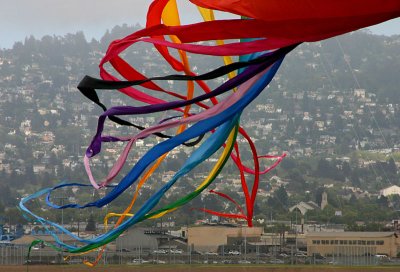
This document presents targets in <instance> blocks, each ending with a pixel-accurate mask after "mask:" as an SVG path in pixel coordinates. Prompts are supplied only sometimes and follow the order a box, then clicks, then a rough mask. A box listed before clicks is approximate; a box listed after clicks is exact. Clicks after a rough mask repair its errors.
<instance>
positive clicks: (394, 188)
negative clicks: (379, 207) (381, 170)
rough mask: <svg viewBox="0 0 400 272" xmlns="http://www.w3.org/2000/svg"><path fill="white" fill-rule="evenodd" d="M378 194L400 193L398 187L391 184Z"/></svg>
mask: <svg viewBox="0 0 400 272" xmlns="http://www.w3.org/2000/svg"><path fill="white" fill-rule="evenodd" d="M379 193H380V195H381V196H382V195H383V196H385V197H386V196H389V195H400V187H399V186H397V185H393V186H390V187H387V188H384V189H382V190H380V192H379Z"/></svg>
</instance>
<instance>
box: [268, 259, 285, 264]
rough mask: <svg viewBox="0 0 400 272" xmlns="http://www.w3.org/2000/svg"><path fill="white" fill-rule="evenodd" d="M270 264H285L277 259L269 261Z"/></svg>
mask: <svg viewBox="0 0 400 272" xmlns="http://www.w3.org/2000/svg"><path fill="white" fill-rule="evenodd" d="M269 263H270V264H284V263H285V262H284V261H283V260H279V259H272V260H270V261H269Z"/></svg>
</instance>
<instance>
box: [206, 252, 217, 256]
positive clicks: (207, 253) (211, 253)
mask: <svg viewBox="0 0 400 272" xmlns="http://www.w3.org/2000/svg"><path fill="white" fill-rule="evenodd" d="M204 254H205V255H209V256H218V253H217V252H210V251H207V252H206V253H204Z"/></svg>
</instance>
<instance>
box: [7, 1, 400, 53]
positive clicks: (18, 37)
mask: <svg viewBox="0 0 400 272" xmlns="http://www.w3.org/2000/svg"><path fill="white" fill-rule="evenodd" d="M187 2H188V0H178V3H179V4H180V7H182V10H181V14H182V17H183V18H182V20H183V21H184V22H193V21H200V17H199V16H198V14H197V13H196V11H195V10H194V9H193V7H192V5H190V4H188V3H187ZM149 3H151V0H0V48H8V47H11V46H12V44H13V43H14V42H15V41H22V40H23V39H24V38H25V37H26V36H29V35H31V34H32V35H34V36H35V37H36V38H41V37H42V36H43V35H46V34H49V35H53V34H56V35H64V34H66V33H74V32H76V31H78V30H83V31H84V33H85V35H86V37H87V38H92V37H95V38H99V37H101V36H102V34H104V32H105V31H106V30H107V29H111V28H112V27H113V26H115V25H121V24H123V23H127V24H128V25H133V24H136V23H141V24H142V25H143V24H144V22H145V15H146V11H147V7H148V5H149ZM371 30H372V31H373V32H374V33H378V34H385V35H392V34H400V19H396V20H392V21H390V22H387V23H384V24H381V25H379V26H376V27H374V28H372V29H371Z"/></svg>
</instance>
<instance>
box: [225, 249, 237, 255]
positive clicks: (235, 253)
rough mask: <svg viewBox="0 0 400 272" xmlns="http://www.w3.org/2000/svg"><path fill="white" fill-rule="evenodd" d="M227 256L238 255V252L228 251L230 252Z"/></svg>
mask: <svg viewBox="0 0 400 272" xmlns="http://www.w3.org/2000/svg"><path fill="white" fill-rule="evenodd" d="M228 255H240V252H239V251H237V250H230V251H229V252H228Z"/></svg>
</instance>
